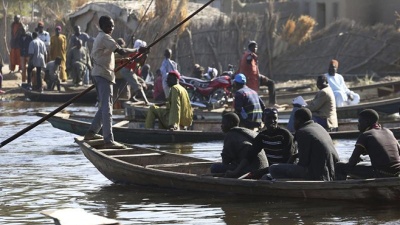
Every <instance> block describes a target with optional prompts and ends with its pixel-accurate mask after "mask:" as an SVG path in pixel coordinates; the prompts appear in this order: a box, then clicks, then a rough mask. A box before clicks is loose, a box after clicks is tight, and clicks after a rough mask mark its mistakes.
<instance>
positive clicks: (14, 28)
mask: <svg viewBox="0 0 400 225" xmlns="http://www.w3.org/2000/svg"><path fill="white" fill-rule="evenodd" d="M23 31H24V25H23V24H22V23H21V16H20V15H15V16H14V22H12V24H11V43H10V44H11V51H10V65H9V66H10V72H14V70H15V66H17V65H18V69H19V70H21V58H20V57H21V56H20V45H19V39H20V37H21V35H22V33H23Z"/></svg>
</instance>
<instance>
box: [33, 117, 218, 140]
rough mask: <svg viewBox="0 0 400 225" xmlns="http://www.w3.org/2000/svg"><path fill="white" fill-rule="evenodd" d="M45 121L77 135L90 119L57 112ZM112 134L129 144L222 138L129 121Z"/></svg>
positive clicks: (86, 127)
mask: <svg viewBox="0 0 400 225" xmlns="http://www.w3.org/2000/svg"><path fill="white" fill-rule="evenodd" d="M37 115H38V116H41V117H43V116H45V115H47V113H38V114H37ZM47 121H48V122H50V123H51V125H52V126H53V127H55V128H58V129H60V130H64V131H67V132H70V133H74V134H78V135H84V134H85V133H86V131H87V130H88V129H89V127H90V123H91V119H86V121H82V120H76V119H72V118H68V117H65V116H58V115H57V114H56V115H54V116H52V117H50V118H49V119H47ZM113 134H114V139H115V140H116V141H119V142H123V143H129V144H143V143H183V142H206V141H215V140H223V138H224V134H223V133H222V132H212V131H201V130H179V131H169V130H164V129H145V128H129V121H120V122H119V123H117V124H114V126H113Z"/></svg>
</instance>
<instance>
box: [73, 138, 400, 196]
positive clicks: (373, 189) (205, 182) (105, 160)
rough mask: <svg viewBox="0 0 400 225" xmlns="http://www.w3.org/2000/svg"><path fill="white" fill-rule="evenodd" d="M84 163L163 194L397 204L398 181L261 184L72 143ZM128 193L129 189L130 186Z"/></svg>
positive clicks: (193, 163)
mask: <svg viewBox="0 0 400 225" xmlns="http://www.w3.org/2000/svg"><path fill="white" fill-rule="evenodd" d="M75 142H76V143H78V145H79V146H80V148H81V150H82V152H83V154H84V155H85V156H86V158H87V159H88V160H89V161H90V162H91V163H92V164H93V165H94V166H95V167H96V168H97V169H98V170H99V171H100V172H101V173H102V174H103V175H104V176H105V177H107V178H108V179H109V180H110V181H112V182H114V183H117V184H126V185H140V186H149V187H157V188H161V190H162V191H165V189H180V190H187V191H194V192H197V191H202V192H215V193H223V194H239V195H254V196H259V197H265V198H267V197H285V198H287V197H289V198H305V199H308V198H309V199H331V200H354V201H360V200H365V201H399V200H400V178H377V179H362V180H361V179H359V180H347V181H299V180H298V181H287V180H285V181H283V180H282V181H279V180H275V181H266V180H245V179H233V178H223V177H213V176H212V175H211V174H210V171H209V168H210V166H211V165H212V164H213V163H214V162H213V161H209V160H205V159H200V158H195V157H190V156H185V155H179V154H173V153H167V152H162V151H158V150H153V149H147V148H140V147H135V146H131V147H126V148H125V149H118V150H117V149H101V150H100V149H97V148H96V147H98V146H99V145H100V144H101V143H102V142H101V141H86V142H85V141H83V138H75ZM132 189H133V190H134V187H132Z"/></svg>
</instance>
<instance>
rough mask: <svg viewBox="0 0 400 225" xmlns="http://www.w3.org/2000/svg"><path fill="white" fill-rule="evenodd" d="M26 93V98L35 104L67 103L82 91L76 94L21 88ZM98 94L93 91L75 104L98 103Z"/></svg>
mask: <svg viewBox="0 0 400 225" xmlns="http://www.w3.org/2000/svg"><path fill="white" fill-rule="evenodd" d="M21 89H22V91H23V92H24V95H25V98H28V99H29V100H31V101H33V102H67V101H68V100H70V99H71V98H73V97H75V96H77V95H79V94H80V93H81V92H80V91H75V92H58V91H43V92H40V91H32V90H28V89H26V88H24V87H21ZM96 101H97V93H96V90H91V91H89V92H88V93H86V94H85V95H83V96H81V97H80V98H78V99H77V100H76V101H75V102H77V103H91V104H92V103H96Z"/></svg>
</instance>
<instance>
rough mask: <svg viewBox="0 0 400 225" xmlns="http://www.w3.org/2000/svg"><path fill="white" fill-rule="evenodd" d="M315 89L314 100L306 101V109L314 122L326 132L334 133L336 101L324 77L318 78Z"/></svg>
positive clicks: (336, 124)
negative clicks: (316, 89)
mask: <svg viewBox="0 0 400 225" xmlns="http://www.w3.org/2000/svg"><path fill="white" fill-rule="evenodd" d="M317 87H318V89H319V91H318V92H317V94H316V95H315V97H314V99H310V100H307V101H306V103H307V105H306V107H307V108H308V109H309V110H310V111H311V113H312V119H313V120H314V122H316V123H318V124H319V125H321V126H322V127H323V128H325V129H326V130H328V131H336V130H337V128H338V120H337V115H336V101H335V96H334V94H333V91H332V89H331V88H330V87H329V84H328V80H327V79H326V77H325V76H318V78H317Z"/></svg>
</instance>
